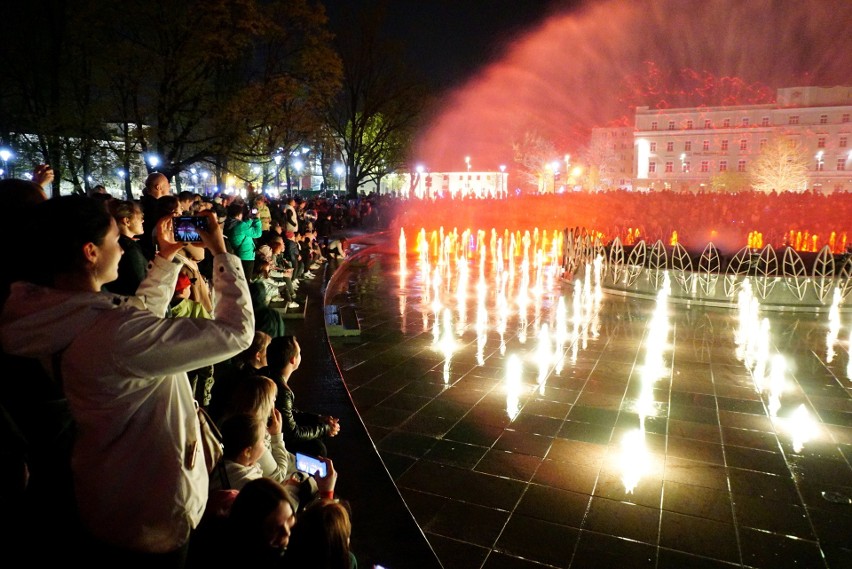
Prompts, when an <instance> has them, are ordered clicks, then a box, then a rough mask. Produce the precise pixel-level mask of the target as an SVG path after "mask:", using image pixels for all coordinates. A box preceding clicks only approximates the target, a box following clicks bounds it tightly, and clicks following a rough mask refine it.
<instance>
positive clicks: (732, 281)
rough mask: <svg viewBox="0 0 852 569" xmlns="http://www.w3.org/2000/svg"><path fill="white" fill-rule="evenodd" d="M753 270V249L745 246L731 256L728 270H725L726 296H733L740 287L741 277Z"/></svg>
mask: <svg viewBox="0 0 852 569" xmlns="http://www.w3.org/2000/svg"><path fill="white" fill-rule="evenodd" d="M749 270H751V249H749V248H748V247H743V248H742V249H740V250H739V251H737V252H736V254H735V255H734V256H733V257H732V258H731V262H730V263H728V270H727V271H725V296H727V297H728V298H733V297H734V295H735V294H736V293H737V289H738V288H739V286H738V283H739V282H740V281H741V279H740V277H745V276H747V275H748V272H749Z"/></svg>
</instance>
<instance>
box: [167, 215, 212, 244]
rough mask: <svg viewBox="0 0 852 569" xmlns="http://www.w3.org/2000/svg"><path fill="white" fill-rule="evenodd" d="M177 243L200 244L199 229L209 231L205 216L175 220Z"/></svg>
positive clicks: (192, 216) (183, 216)
mask: <svg viewBox="0 0 852 569" xmlns="http://www.w3.org/2000/svg"><path fill="white" fill-rule="evenodd" d="M172 224H173V226H174V234H175V241H177V242H179V243H199V242H200V241H201V235H200V234H199V233H198V229H199V228H201V229H207V218H206V217H203V216H194V215H182V216H180V217H176V218H174V221H172Z"/></svg>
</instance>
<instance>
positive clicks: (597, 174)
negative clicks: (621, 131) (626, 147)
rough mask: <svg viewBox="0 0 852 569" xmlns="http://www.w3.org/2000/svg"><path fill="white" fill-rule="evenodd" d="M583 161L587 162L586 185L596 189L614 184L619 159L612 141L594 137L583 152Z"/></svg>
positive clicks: (592, 189)
mask: <svg viewBox="0 0 852 569" xmlns="http://www.w3.org/2000/svg"><path fill="white" fill-rule="evenodd" d="M582 158H583V162H585V164H586V176H585V178H586V180H585V181H586V187H587V189H589V190H591V191H594V190H597V189H600V188H601V187H604V188H606V187H611V186H613V185H614V183H613V182H614V179H615V175H616V169H617V167H618V159H617V156H616V151H615V150H613V148H612V142H607V139H605V138H603V137H601V138H593V140H592V142H591V143H590V144H589V146H588V148H586V150H585V151H584V152H583V153H582Z"/></svg>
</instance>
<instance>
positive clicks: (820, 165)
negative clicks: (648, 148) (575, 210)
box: [648, 158, 846, 174]
mask: <svg viewBox="0 0 852 569" xmlns="http://www.w3.org/2000/svg"><path fill="white" fill-rule="evenodd" d="M664 168H665V172H667V173H671V172H674V162H666V163H665V165H664ZM836 169H837V171H839V172H843V171H845V170H846V158H838V159H837V168H836ZM816 170H817V171H819V172H822V171H824V170H825V162H823V161H822V160H818V161H817V163H816ZM656 171H657V163H656V162H654V161H650V162H648V172H651V173H654V172H656ZM680 171H681V173H683V174H688V173H689V172H690V163H689V161H686V160H682V161H681V163H680ZM709 171H710V161H709V160H702V161H701V172H709ZM727 171H728V161H727V160H719V172H727ZM745 171H746V161H745V160H738V161H737V172H745Z"/></svg>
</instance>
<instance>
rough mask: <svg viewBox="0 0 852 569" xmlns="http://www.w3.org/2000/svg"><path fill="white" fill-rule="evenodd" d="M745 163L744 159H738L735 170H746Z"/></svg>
mask: <svg viewBox="0 0 852 569" xmlns="http://www.w3.org/2000/svg"><path fill="white" fill-rule="evenodd" d="M745 165H746V161H745V160H739V161H738V162H737V172H745V171H746V170H745Z"/></svg>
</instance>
